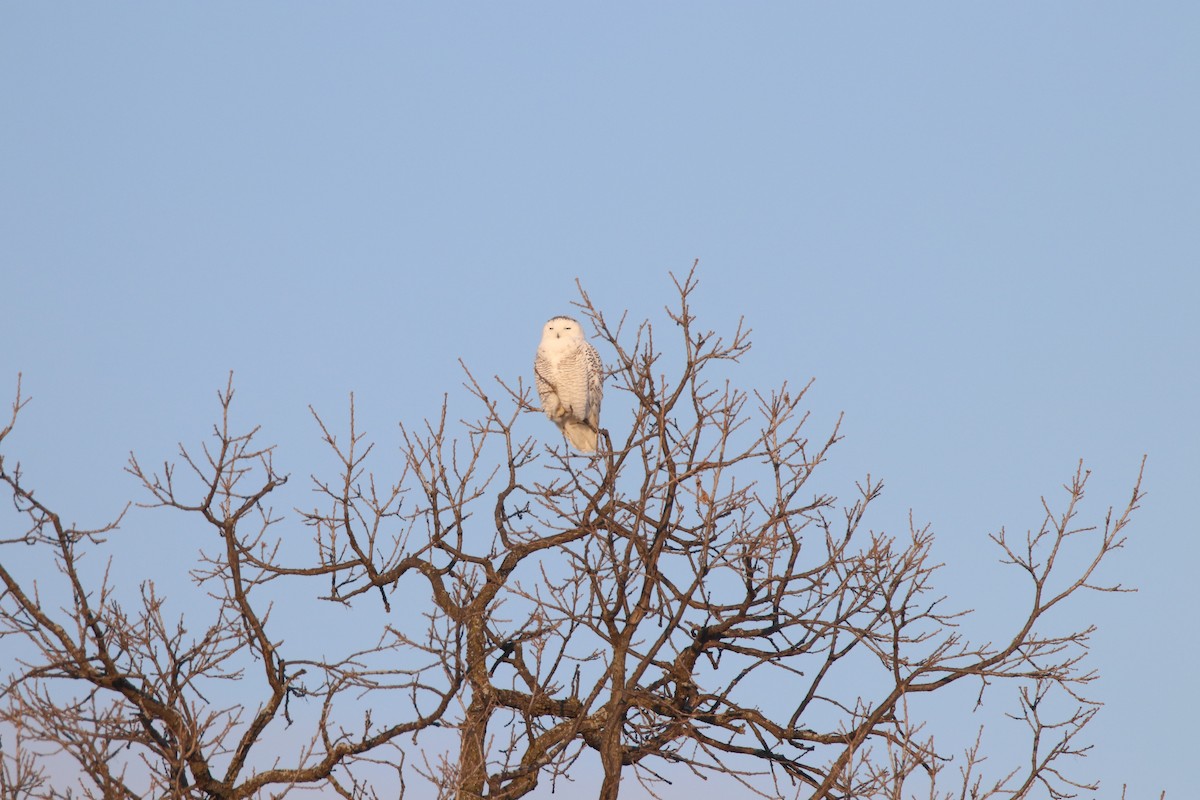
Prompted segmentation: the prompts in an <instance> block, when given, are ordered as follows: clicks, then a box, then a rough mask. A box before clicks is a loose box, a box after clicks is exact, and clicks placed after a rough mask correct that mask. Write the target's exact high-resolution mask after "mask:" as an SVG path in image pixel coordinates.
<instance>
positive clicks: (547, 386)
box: [533, 348, 554, 413]
mask: <svg viewBox="0 0 1200 800" xmlns="http://www.w3.org/2000/svg"><path fill="white" fill-rule="evenodd" d="M552 374H553V365H552V364H551V363H550V359H549V358H547V356H546V354H545V353H543V352H542V351H541V349H540V348H539V349H538V351H537V355H536V356H535V357H534V359H533V379H534V384H535V385H536V386H537V393H538V397H539V398H541V400H542V407H543V408H545V406H546V404H547V402H548V400H549V398H550V397H551V396H552V395H553V394H554V387H553V385H551V383H550V376H551V375H552ZM547 413H549V412H547Z"/></svg>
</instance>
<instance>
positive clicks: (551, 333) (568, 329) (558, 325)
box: [542, 317, 584, 343]
mask: <svg viewBox="0 0 1200 800" xmlns="http://www.w3.org/2000/svg"><path fill="white" fill-rule="evenodd" d="M583 339H584V335H583V326H582V325H580V324H579V322H578V321H577V320H574V319H572V318H571V317H551V318H550V320H549V321H548V322H547V323H546V324H545V325H543V326H542V341H543V342H552V341H558V342H562V343H566V342H576V341H583Z"/></svg>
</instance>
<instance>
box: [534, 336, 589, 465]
mask: <svg viewBox="0 0 1200 800" xmlns="http://www.w3.org/2000/svg"><path fill="white" fill-rule="evenodd" d="M533 375H534V378H535V380H536V382H537V390H538V396H539V397H541V398H542V410H543V411H545V412H546V416H547V417H549V418H550V420H551V421H552V422H553V423H554V424H555V425H557V426H558V429H559V430H560V431H562V432H563V435H564V436H566V437H567V441H569V442H570V443H571V444H573V445H574V446H575V449H576V450H579V451H581V452H584V453H594V452H596V437H597V434H598V433H599V431H600V401H601V400H602V399H603V397H604V388H603V382H604V365H603V364H602V363H601V362H600V354H599V353H597V352H596V348H594V347H592V345H591V344H589V343H588V340H587V339H585V338H584V336H583V327H582V326H581V325H580V324H579V323H578V322H576V321H575V320H573V319H571V318H570V317H554V318H553V319H551V320H550V321H549V322H547V323H546V324H545V326H544V327H543V328H542V342H541V344H539V345H538V349H537V357H536V358H535V359H534V360H533Z"/></svg>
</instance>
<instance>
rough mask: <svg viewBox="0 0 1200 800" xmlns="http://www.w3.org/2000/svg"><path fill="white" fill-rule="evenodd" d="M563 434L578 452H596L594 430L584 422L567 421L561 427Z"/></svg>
mask: <svg viewBox="0 0 1200 800" xmlns="http://www.w3.org/2000/svg"><path fill="white" fill-rule="evenodd" d="M563 433H564V434H565V435H566V437H567V441H569V442H570V443H571V444H572V445H574V446H575V449H576V450H578V451H579V452H581V453H594V452H596V429H595V428H593V427H592V426H591V425H589V424H587V423H586V422H576V421H574V420H568V421H567V423H566V424H565V425H564V426H563Z"/></svg>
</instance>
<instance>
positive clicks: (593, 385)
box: [583, 342, 604, 429]
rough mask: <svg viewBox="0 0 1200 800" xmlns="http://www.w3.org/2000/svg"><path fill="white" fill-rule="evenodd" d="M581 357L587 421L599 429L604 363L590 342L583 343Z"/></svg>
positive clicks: (602, 397)
mask: <svg viewBox="0 0 1200 800" xmlns="http://www.w3.org/2000/svg"><path fill="white" fill-rule="evenodd" d="M583 357H584V361H585V363H586V364H587V370H586V371H587V421H588V422H590V423H592V427H594V428H597V429H599V427H600V401H601V400H603V399H604V362H603V361H601V360H600V354H599V353H597V352H596V348H594V347H592V345H591V343H590V342H584V343H583Z"/></svg>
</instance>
